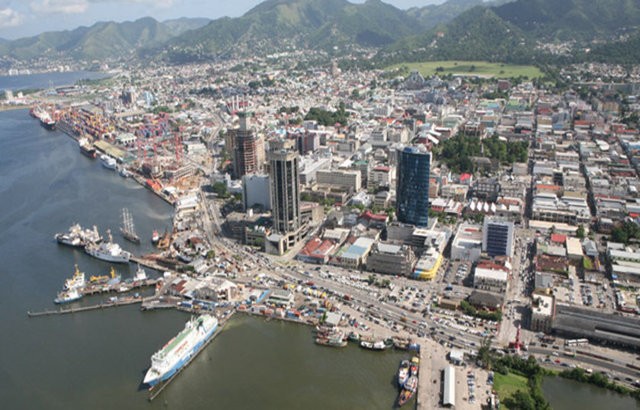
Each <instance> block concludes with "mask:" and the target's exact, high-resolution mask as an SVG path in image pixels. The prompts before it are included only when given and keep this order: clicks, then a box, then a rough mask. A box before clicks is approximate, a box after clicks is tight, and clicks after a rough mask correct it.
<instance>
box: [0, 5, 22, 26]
mask: <svg viewBox="0 0 640 410" xmlns="http://www.w3.org/2000/svg"><path fill="white" fill-rule="evenodd" d="M23 20H24V17H23V16H22V14H20V13H18V12H17V11H15V10H13V9H10V8H6V9H0V28H7V27H16V26H19V25H20V23H22V21H23Z"/></svg>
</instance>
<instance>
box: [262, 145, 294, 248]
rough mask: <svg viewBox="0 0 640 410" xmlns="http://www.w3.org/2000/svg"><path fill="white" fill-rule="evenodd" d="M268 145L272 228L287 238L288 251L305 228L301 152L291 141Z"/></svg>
mask: <svg viewBox="0 0 640 410" xmlns="http://www.w3.org/2000/svg"><path fill="white" fill-rule="evenodd" d="M269 144H270V148H269V153H268V160H269V177H270V179H271V210H272V214H273V229H274V231H275V232H276V233H278V234H280V235H284V236H286V237H287V248H289V247H291V246H293V245H295V243H296V242H297V241H298V240H299V235H300V230H301V228H302V222H301V218H300V178H299V176H298V161H299V159H298V152H297V151H296V150H295V146H294V144H293V141H291V140H282V141H275V142H273V143H272V142H270V143H269Z"/></svg>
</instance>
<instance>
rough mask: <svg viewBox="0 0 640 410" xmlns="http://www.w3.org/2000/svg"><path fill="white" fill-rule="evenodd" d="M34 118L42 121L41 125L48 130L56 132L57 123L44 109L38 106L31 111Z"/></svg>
mask: <svg viewBox="0 0 640 410" xmlns="http://www.w3.org/2000/svg"><path fill="white" fill-rule="evenodd" d="M29 113H30V114H31V116H32V117H34V118H37V119H38V121H40V125H42V126H43V127H44V128H46V129H48V130H54V129H55V128H56V121H55V120H54V119H53V118H51V115H50V114H49V113H48V112H47V111H46V110H45V109H44V108H42V107H40V106H38V105H36V106H35V107H33V108H31V110H30V111H29Z"/></svg>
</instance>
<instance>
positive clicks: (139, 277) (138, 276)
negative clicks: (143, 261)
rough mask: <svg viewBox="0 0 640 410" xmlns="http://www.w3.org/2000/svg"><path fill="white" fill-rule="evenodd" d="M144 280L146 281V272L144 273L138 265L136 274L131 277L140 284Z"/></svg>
mask: <svg viewBox="0 0 640 410" xmlns="http://www.w3.org/2000/svg"><path fill="white" fill-rule="evenodd" d="M145 280H147V272H145V270H144V269H142V266H140V265H138V270H137V271H136V274H135V275H134V276H133V281H134V282H142V281H145Z"/></svg>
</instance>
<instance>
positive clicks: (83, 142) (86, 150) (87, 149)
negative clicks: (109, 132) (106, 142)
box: [78, 138, 98, 159]
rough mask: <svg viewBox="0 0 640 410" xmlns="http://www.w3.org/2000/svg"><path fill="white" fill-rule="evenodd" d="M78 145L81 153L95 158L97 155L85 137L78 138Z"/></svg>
mask: <svg viewBox="0 0 640 410" xmlns="http://www.w3.org/2000/svg"><path fill="white" fill-rule="evenodd" d="M78 146H79V147H80V152H81V153H82V155H84V156H86V157H88V158H91V159H95V158H96V157H97V156H98V155H97V153H96V149H95V147H94V146H93V144H92V143H90V142H89V140H88V139H87V138H80V139H79V140H78Z"/></svg>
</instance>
